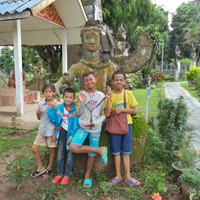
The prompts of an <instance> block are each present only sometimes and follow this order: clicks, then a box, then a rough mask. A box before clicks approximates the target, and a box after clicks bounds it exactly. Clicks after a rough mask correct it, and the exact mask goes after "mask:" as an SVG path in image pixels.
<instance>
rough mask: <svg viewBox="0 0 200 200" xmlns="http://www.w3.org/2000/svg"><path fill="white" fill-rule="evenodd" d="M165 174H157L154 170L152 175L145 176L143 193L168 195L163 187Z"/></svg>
mask: <svg viewBox="0 0 200 200" xmlns="http://www.w3.org/2000/svg"><path fill="white" fill-rule="evenodd" d="M165 175H166V174H165V173H164V172H159V171H157V170H155V171H154V172H153V173H152V174H149V175H147V177H146V180H145V187H144V190H145V191H147V190H148V191H151V193H152V194H153V193H157V192H160V193H161V194H164V193H166V192H168V193H169V190H168V188H167V187H166V186H165V184H166V181H165Z"/></svg>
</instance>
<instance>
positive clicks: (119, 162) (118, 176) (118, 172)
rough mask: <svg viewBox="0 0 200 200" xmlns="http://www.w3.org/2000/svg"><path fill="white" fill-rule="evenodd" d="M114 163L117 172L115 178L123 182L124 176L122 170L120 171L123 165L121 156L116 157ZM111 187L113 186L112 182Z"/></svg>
mask: <svg viewBox="0 0 200 200" xmlns="http://www.w3.org/2000/svg"><path fill="white" fill-rule="evenodd" d="M114 163H115V171H116V176H115V178H116V179H117V180H121V179H122V174H121V170H120V165H121V156H120V154H119V155H114ZM110 184H111V185H113V184H112V183H111V182H110Z"/></svg>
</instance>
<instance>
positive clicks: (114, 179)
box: [109, 177, 123, 185]
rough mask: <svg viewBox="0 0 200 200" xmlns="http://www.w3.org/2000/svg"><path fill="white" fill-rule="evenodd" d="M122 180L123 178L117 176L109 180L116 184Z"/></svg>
mask: <svg viewBox="0 0 200 200" xmlns="http://www.w3.org/2000/svg"><path fill="white" fill-rule="evenodd" d="M122 181H123V179H121V180H118V179H116V178H115V177H113V178H112V179H110V180H109V182H110V183H112V185H115V184H117V183H120V182H122Z"/></svg>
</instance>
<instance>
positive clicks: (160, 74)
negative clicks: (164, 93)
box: [152, 70, 165, 83]
mask: <svg viewBox="0 0 200 200" xmlns="http://www.w3.org/2000/svg"><path fill="white" fill-rule="evenodd" d="M164 80H165V74H164V73H163V71H161V70H160V71H155V72H154V74H153V79H152V82H156V83H157V82H160V81H164Z"/></svg>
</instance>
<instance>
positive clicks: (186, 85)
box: [180, 83, 200, 101]
mask: <svg viewBox="0 0 200 200" xmlns="http://www.w3.org/2000/svg"><path fill="white" fill-rule="evenodd" d="M180 85H181V86H182V87H183V88H184V89H186V90H187V91H188V92H189V93H190V94H191V95H192V96H193V97H194V98H196V99H197V100H198V101H200V96H199V95H198V94H199V91H198V90H196V88H195V87H189V83H181V84H180Z"/></svg>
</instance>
